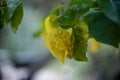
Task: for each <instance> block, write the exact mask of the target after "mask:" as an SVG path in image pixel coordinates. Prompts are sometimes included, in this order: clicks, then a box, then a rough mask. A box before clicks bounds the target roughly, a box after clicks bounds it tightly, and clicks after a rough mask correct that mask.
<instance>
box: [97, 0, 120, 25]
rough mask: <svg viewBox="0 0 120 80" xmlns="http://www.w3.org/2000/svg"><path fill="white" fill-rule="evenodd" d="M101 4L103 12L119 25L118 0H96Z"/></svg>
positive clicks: (119, 3) (119, 7)
mask: <svg viewBox="0 0 120 80" xmlns="http://www.w3.org/2000/svg"><path fill="white" fill-rule="evenodd" d="M97 1H98V3H99V4H100V5H101V6H100V7H101V9H102V11H103V13H104V14H105V15H106V16H107V17H108V18H109V19H111V20H113V21H114V22H116V23H117V24H119V25H120V1H119V0H97Z"/></svg>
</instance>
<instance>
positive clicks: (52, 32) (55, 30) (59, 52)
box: [43, 14, 72, 63]
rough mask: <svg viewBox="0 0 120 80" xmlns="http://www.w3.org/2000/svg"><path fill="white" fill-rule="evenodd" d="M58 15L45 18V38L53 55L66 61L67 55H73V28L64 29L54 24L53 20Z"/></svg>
mask: <svg viewBox="0 0 120 80" xmlns="http://www.w3.org/2000/svg"><path fill="white" fill-rule="evenodd" d="M56 17H57V16H56V15H53V14H52V15H49V16H48V17H47V18H46V19H45V22H44V26H45V31H44V33H43V38H44V41H45V44H46V46H47V47H48V49H49V50H50V52H51V53H52V55H53V56H54V57H55V58H56V59H58V60H60V61H61V62H63V63H64V60H65V57H66V56H68V57H70V58H71V57H72V54H71V44H70V38H71V33H72V28H70V29H67V30H64V29H62V28H60V27H59V25H53V24H52V20H54V19H55V18H56Z"/></svg>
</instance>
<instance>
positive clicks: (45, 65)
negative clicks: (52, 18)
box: [0, 0, 120, 80]
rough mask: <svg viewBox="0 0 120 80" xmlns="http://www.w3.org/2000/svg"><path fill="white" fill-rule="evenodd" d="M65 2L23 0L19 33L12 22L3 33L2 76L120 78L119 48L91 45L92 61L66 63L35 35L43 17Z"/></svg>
mask: <svg viewBox="0 0 120 80" xmlns="http://www.w3.org/2000/svg"><path fill="white" fill-rule="evenodd" d="M63 2H65V1H64V0H61V1H59V0H23V3H24V17H23V20H22V23H21V25H20V27H19V29H18V31H17V33H16V34H14V33H13V32H12V30H11V28H10V26H9V24H8V25H6V26H5V28H4V29H3V31H2V33H0V80H120V78H119V77H118V76H119V75H120V64H119V60H120V58H119V56H120V55H119V53H120V50H119V49H116V48H114V47H112V46H109V45H105V44H103V45H102V46H101V47H100V48H99V50H98V52H97V53H94V54H93V53H91V52H90V51H89V49H88V51H87V56H88V59H89V61H88V62H77V61H75V60H73V59H71V60H69V59H66V62H65V63H64V64H62V63H61V62H59V61H58V60H56V59H54V58H53V57H52V55H51V54H50V52H49V51H48V49H47V48H46V47H45V45H44V42H43V40H42V38H41V37H38V38H34V37H33V34H34V33H35V32H36V31H37V30H39V29H40V27H41V26H40V24H41V20H42V19H43V18H44V17H45V16H47V15H48V14H49V13H50V11H51V10H52V9H53V8H54V7H55V6H56V5H58V4H60V3H62V4H63ZM88 44H89V42H88Z"/></svg>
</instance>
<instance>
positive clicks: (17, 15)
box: [10, 2, 23, 32]
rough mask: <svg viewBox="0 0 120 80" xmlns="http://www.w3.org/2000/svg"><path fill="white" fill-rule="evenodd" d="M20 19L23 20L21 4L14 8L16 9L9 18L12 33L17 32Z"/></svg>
mask: <svg viewBox="0 0 120 80" xmlns="http://www.w3.org/2000/svg"><path fill="white" fill-rule="evenodd" d="M22 18H23V5H22V2H21V4H19V5H18V6H17V7H16V9H15V11H14V13H13V15H12V17H11V22H10V24H11V28H12V30H13V32H16V31H17V29H18V26H19V24H20V23H21V21H22Z"/></svg>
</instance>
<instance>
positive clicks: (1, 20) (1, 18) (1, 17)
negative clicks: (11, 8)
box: [0, 8, 4, 31]
mask: <svg viewBox="0 0 120 80" xmlns="http://www.w3.org/2000/svg"><path fill="white" fill-rule="evenodd" d="M3 26H4V15H3V12H2V9H1V8H0V31H1V30H2V29H3Z"/></svg>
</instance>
